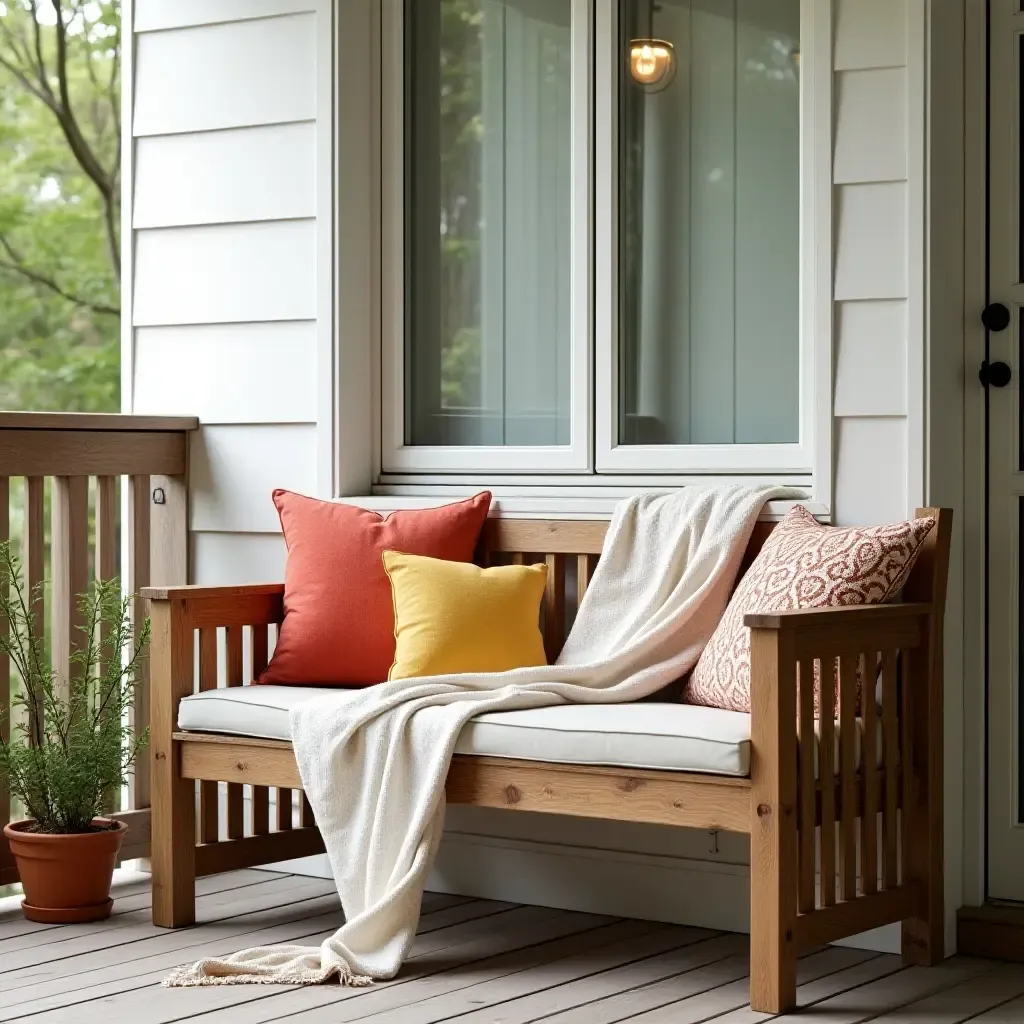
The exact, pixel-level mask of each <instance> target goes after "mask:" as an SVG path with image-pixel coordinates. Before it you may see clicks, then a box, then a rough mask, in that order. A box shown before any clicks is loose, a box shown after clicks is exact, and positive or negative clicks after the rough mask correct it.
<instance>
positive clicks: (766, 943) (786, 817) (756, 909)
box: [750, 629, 797, 1013]
mask: <svg viewBox="0 0 1024 1024" xmlns="http://www.w3.org/2000/svg"><path fill="white" fill-rule="evenodd" d="M795 721H796V669H795V658H794V657H793V656H792V652H791V651H790V650H789V649H788V643H787V641H786V640H784V639H783V640H780V638H779V635H778V634H775V633H770V632H766V631H765V632H763V631H761V630H756V629H755V630H752V631H751V765H750V769H751V771H750V775H751V805H750V807H751V828H750V1005H751V1007H752V1008H753V1009H754V1010H757V1011H759V1012H761V1013H786V1012H787V1011H789V1010H792V1009H794V1008H795V1007H796V937H795V935H794V930H795V927H796V916H797V893H796V878H797V829H796V752H797V747H796V737H795V725H794V723H795Z"/></svg>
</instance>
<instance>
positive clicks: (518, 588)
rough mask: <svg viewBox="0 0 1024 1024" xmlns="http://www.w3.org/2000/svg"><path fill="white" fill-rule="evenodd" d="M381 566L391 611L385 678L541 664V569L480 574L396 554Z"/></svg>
mask: <svg viewBox="0 0 1024 1024" xmlns="http://www.w3.org/2000/svg"><path fill="white" fill-rule="evenodd" d="M383 559H384V569H385V570H386V571H387V574H388V579H390V580H391V597H392V600H393V601H394V605H395V661H394V664H393V665H392V666H391V671H390V672H389V673H388V679H413V678H416V677H418V676H440V675H448V674H450V673H455V672H505V671H507V670H508V669H513V668H527V667H529V666H533V665H546V664H547V657H546V655H545V653H544V639H543V637H542V636H541V633H540V626H539V619H540V602H541V598H542V596H543V594H544V588H545V586H546V585H547V580H548V569H547V566H546V565H500V566H494V567H493V568H490V569H481V568H480V567H479V566H477V565H473V564H471V563H466V562H445V561H442V560H441V559H439V558H426V557H424V556H422V555H406V554H402V553H401V552H400V551H385V552H384V554H383Z"/></svg>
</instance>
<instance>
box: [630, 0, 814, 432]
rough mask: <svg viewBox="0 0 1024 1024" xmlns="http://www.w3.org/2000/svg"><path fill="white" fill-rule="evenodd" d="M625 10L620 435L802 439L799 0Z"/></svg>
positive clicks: (676, 0)
mask: <svg viewBox="0 0 1024 1024" xmlns="http://www.w3.org/2000/svg"><path fill="white" fill-rule="evenodd" d="M619 9H620V12H621V13H620V25H619V34H620V44H621V50H622V54H623V59H622V60H621V61H620V69H621V70H620V73H619V139H620V144H619V214H618V216H619V247H620V251H619V281H620V285H619V287H620V291H619V388H618V392H619V410H618V416H619V443H620V444H626V445H630V444H682V445H685V444H716V443H717V444H731V443H737V444H738V443H754V444H759V443H761V444H763V443H786V442H796V441H798V440H799V383H800V367H799V250H800V244H799V230H800V194H799V192H800V98H799V91H800V90H799V75H800V58H799V30H800V0H657V2H652V0H621V3H620V8H619ZM644 39H652V40H665V41H668V42H669V43H670V44H672V48H673V50H674V54H675V58H676V73H675V77H674V78H673V79H672V80H671V81H670V83H669V84H668V85H667V86H665V87H664V88H661V89H660V91H651V87H650V85H648V86H647V87H645V86H644V85H642V84H639V83H638V81H637V80H636V74H635V68H632V67H631V65H630V60H629V57H630V53H631V51H632V46H633V45H635V43H636V41H642V40H644ZM631 44H632V45H631ZM641 70H642V69H641Z"/></svg>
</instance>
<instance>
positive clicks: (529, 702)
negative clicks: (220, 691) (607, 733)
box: [165, 487, 793, 985]
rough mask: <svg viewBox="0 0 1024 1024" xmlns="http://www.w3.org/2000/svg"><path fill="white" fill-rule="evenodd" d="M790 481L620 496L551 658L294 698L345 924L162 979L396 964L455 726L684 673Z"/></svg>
mask: <svg viewBox="0 0 1024 1024" xmlns="http://www.w3.org/2000/svg"><path fill="white" fill-rule="evenodd" d="M790 496H793V495H792V492H790V491H788V490H786V489H783V488H778V487H760V488H752V487H728V488H717V489H713V490H712V489H701V488H690V487H688V488H685V489H683V490H680V491H675V492H672V493H668V494H641V495H638V496H636V497H633V498H629V499H627V500H626V501H623V502H622V503H621V504H620V505H619V506H618V508H617V509H616V511H615V515H614V517H613V519H612V522H611V526H610V528H609V531H608V535H607V538H606V540H605V545H604V551H603V553H602V556H601V560H600V562H599V563H598V566H597V569H596V570H595V572H594V578H593V580H592V581H591V584H590V588H589V589H588V590H587V594H586V597H585V598H584V600H583V602H582V604H581V606H580V609H579V612H578V614H577V617H576V621H575V625H574V626H573V629H572V632H571V635H570V636H569V638H568V640H567V641H566V644H565V649H564V650H563V651H562V654H561V656H560V657H559V659H558V662H557V663H556V664H555V665H553V666H549V667H544V668H526V669H517V670H515V671H512V672H503V673H498V674H488V675H452V676H438V677H433V678H428V679H416V680H397V681H395V682H390V683H383V684H381V685H379V686H374V687H370V688H368V689H366V690H364V691H363V692H362V693H361V694H360V695H359V697H358V699H356V700H353V699H351V696H349V698H348V699H347V700H345V701H344V702H343V701H341V700H339V699H338V695H337V694H335V693H331V692H330V691H326V692H325V693H324V695H323V696H321V697H316V698H314V699H312V700H310V701H308V702H305V703H303V704H301V705H300V706H298V707H296V708H294V709H293V710H292V712H291V731H292V742H293V744H294V747H295V756H296V759H297V761H298V766H299V771H300V773H301V775H302V783H303V788H304V789H305V791H306V795H307V797H308V798H309V802H310V804H311V805H312V808H313V812H314V814H315V815H316V820H317V823H318V824H319V826H320V831H321V832H322V834H323V837H324V843H325V845H326V848H327V853H328V856H329V857H330V861H331V868H332V870H333V872H334V878H335V881H336V882H337V886H338V893H339V894H340V896H341V903H342V906H343V908H344V910H345V915H346V920H345V923H344V924H343V925H342V927H341V928H339V929H338V931H337V932H336V933H335V934H334V935H332V936H331V937H330V938H329V939H327V940H325V941H324V943H323V944H322V945H321V946H320V948H316V947H305V946H271V947H265V948H263V947H258V948H254V949H247V950H244V951H243V952H240V953H235V954H234V955H232V956H229V957H227V958H225V959H223V960H201V961H200V962H199V963H197V964H194V965H192V966H191V967H187V968H181V969H179V970H178V971H176V972H174V974H172V975H171V976H170V977H169V978H167V980H166V981H165V984H167V985H212V984H238V983H247V982H248V983H252V982H264V983H269V984H282V983H292V984H307V983H317V982H324V981H328V980H332V979H337V980H338V981H339V982H341V983H342V984H344V985H365V984H369V983H370V981H371V979H384V978H392V977H394V975H395V974H396V973H397V972H398V970H399V968H400V967H401V966H402V961H403V960H404V958H405V956H406V954H407V953H408V950H409V947H410V945H411V944H412V941H413V937H414V935H415V933H416V925H417V922H418V920H419V914H420V901H421V898H422V895H423V886H424V883H425V882H426V879H427V874H428V872H429V870H430V867H431V864H432V862H433V860H434V854H435V852H436V851H437V846H438V843H439V842H440V840H441V832H442V829H443V827H444V807H445V800H444V785H445V777H446V776H447V774H448V766H449V764H450V762H451V757H452V750H453V748H454V746H455V742H456V740H457V738H458V735H459V730H460V729H461V728H462V726H463V725H464V724H465V723H466V722H467V721H468V720H469V719H470V718H472V717H473V716H474V715H479V714H483V713H485V712H489V711H511V710H515V709H520V708H537V707H546V706H550V705H554V704H567V703H580V704H612V703H619V702H626V701H633V700H637V699H638V698H640V697H646V696H648V695H649V694H652V693H655V692H656V691H658V690H659V689H661V688H662V687H664V686H666V685H667V684H668V683H671V682H673V681H674V680H676V679H678V678H679V677H681V676H683V675H685V674H686V673H687V672H689V671H690V670H691V669H692V668H693V666H694V664H695V663H696V661H697V659H698V657H699V656H700V653H701V651H702V650H703V649H704V646H705V645H706V644H707V642H708V640H709V639H710V637H711V634H712V633H713V632H714V629H715V626H716V625H717V623H718V620H719V619H720V618H721V615H722V613H723V611H724V610H725V606H726V603H727V602H728V598H729V593H730V590H731V588H732V585H733V582H734V580H735V577H736V575H737V572H738V571H739V566H740V562H741V559H742V557H743V552H744V549H745V548H746V545H747V541H748V539H749V537H750V534H751V531H752V530H753V527H754V523H755V522H756V520H757V516H758V513H759V512H760V510H761V507H762V505H763V504H764V502H765V501H767V500H768V499H770V498H777V497H790Z"/></svg>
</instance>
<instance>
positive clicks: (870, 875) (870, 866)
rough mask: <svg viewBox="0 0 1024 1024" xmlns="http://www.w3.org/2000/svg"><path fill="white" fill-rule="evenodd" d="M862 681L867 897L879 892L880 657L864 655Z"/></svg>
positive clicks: (862, 833) (864, 888)
mask: <svg viewBox="0 0 1024 1024" xmlns="http://www.w3.org/2000/svg"><path fill="white" fill-rule="evenodd" d="M869 660H870V664H869ZM861 679H862V680H863V686H862V688H861V720H862V722H863V724H864V739H863V752H862V754H861V769H860V770H861V776H862V778H863V780H864V812H863V814H862V816H861V831H860V884H861V891H862V892H863V893H864V894H865V895H866V896H867V895H871V894H872V893H875V892H878V715H877V711H876V707H875V701H876V699H877V698H876V695H875V684H876V681H877V679H878V658H877V655H876V654H875V653H874V652H873V651H872V652H870V654H868V655H864V658H863V661H862V668H861Z"/></svg>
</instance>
